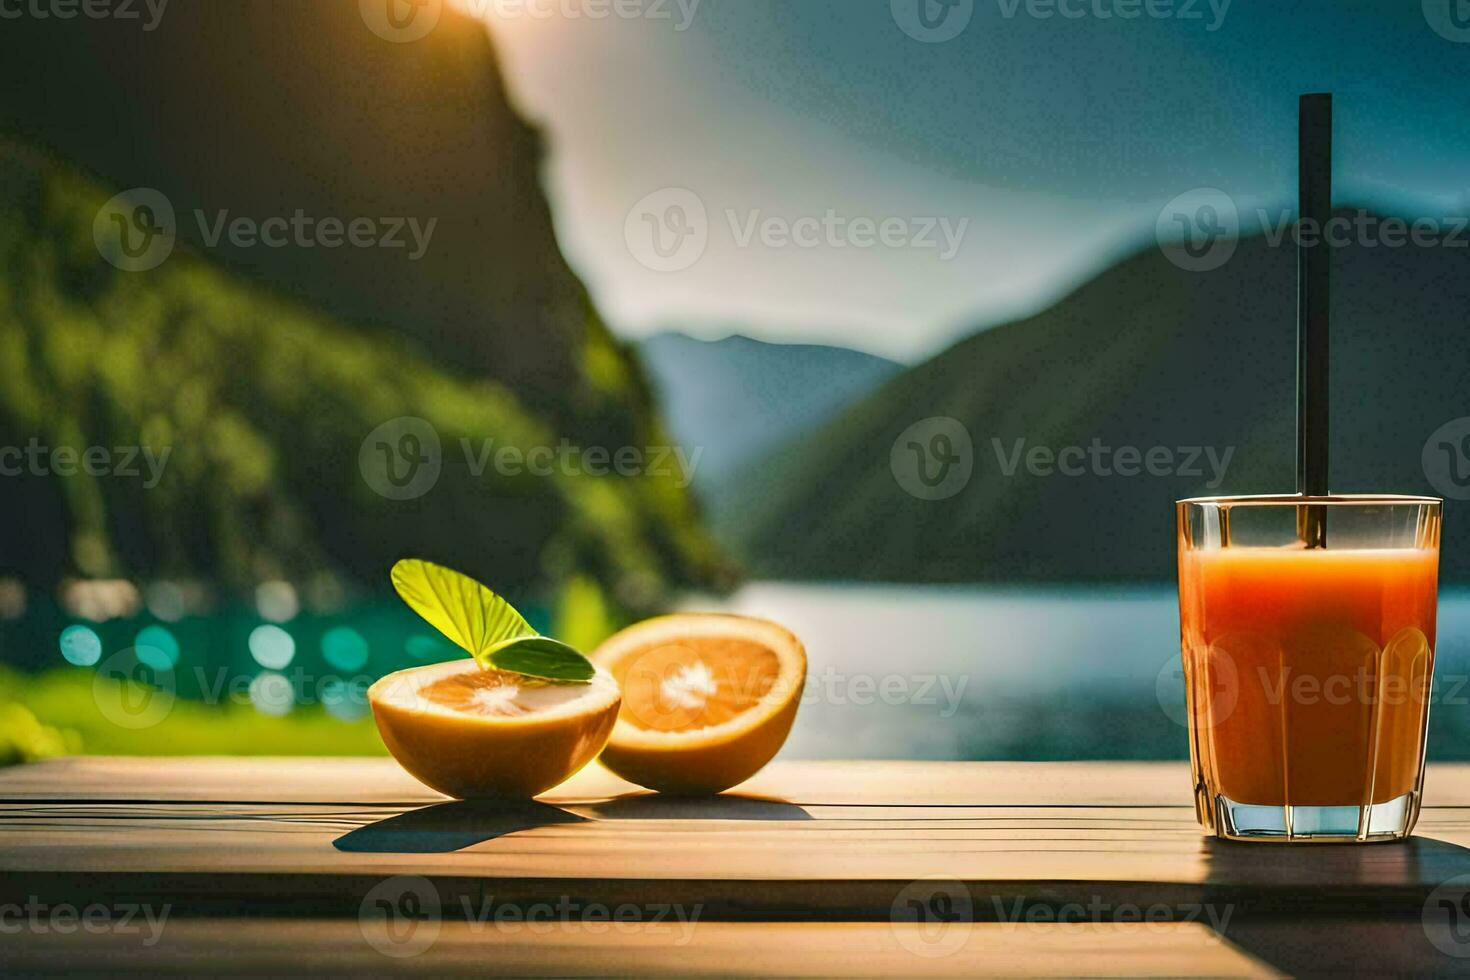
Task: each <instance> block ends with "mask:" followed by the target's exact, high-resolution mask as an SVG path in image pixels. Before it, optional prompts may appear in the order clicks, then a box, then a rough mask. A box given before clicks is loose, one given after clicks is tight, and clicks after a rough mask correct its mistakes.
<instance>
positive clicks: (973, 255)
mask: <svg viewBox="0 0 1470 980" xmlns="http://www.w3.org/2000/svg"><path fill="white" fill-rule="evenodd" d="M459 2H460V3H461V5H465V4H468V5H471V6H472V7H475V9H477V10H478V12H479V13H481V14H482V15H483V16H484V17H485V18H486V19H487V21H488V22H489V23H490V26H491V32H492V35H493V36H494V37H495V38H496V40H497V42H498V44H499V47H500V49H501V53H502V57H503V59H504V61H505V65H506V71H507V75H508V78H509V82H510V85H511V89H512V93H513V96H514V98H515V99H516V101H517V104H518V105H519V107H520V108H521V109H522V111H524V112H525V113H526V114H527V115H528V116H530V117H531V118H532V119H533V120H535V121H536V122H537V123H538V124H539V125H540V126H542V127H543V129H544V130H545V133H546V136H547V142H548V148H549V153H550V156H549V160H548V163H547V171H546V182H547V186H548V190H549V192H550V197H551V201H552V207H553V210H554V214H555V219H556V224H557V231H558V236H559V238H560V240H561V243H562V247H563V249H564V251H565V252H566V253H567V257H568V259H569V260H570V261H571V262H572V264H573V266H574V267H575V268H576V269H577V271H578V272H579V273H580V274H581V275H582V277H583V279H584V280H585V281H586V282H587V284H588V286H589V288H590V289H591V290H592V293H593V296H594V298H595V300H596V302H597V303H598V305H599V308H600V309H601V310H602V311H603V313H604V315H605V316H606V317H607V319H608V320H609V322H610V324H611V325H612V327H613V328H614V329H615V330H617V331H618V332H619V333H621V334H623V335H624V336H628V337H639V336H644V335H647V334H650V333H654V332H657V331H660V330H667V329H678V330H684V331H686V332H690V333H693V334H695V335H699V336H708V337H717V336H721V335H724V334H728V333H730V332H739V333H744V334H747V335H750V336H754V337H759V338H761V339H767V340H773V341H788V342H803V343H834V344H841V345H844V346H849V347H855V348H859V349H863V350H868V351H872V352H875V353H880V354H884V355H887V356H890V357H894V358H897V359H900V360H904V361H911V362H912V361H917V360H921V359H923V358H925V357H927V356H929V355H931V354H933V353H936V352H937V351H939V350H941V349H943V348H944V347H946V346H948V345H949V344H950V343H953V342H954V341H956V340H958V339H960V338H961V337H963V336H965V335H967V334H969V333H971V332H973V331H974V330H976V329H979V328H982V327H985V326H990V325H994V324H996V323H999V322H1004V321H1005V320H1007V319H1009V318H1012V317H1015V316H1018V315H1024V314H1026V313H1029V312H1033V311H1035V310H1037V309H1040V308H1042V307H1044V306H1046V305H1048V304H1049V303H1051V302H1054V301H1055V300H1056V299H1058V298H1060V296H1061V295H1063V294H1065V293H1066V292H1067V291H1068V290H1070V289H1071V288H1073V287H1075V286H1076V285H1078V284H1079V283H1080V282H1081V281H1083V280H1085V279H1086V278H1087V277H1089V276H1090V275H1092V274H1095V273H1096V272H1098V271H1099V270H1101V269H1103V268H1105V267H1106V266H1107V265H1109V264H1110V263H1112V262H1113V261H1116V260H1117V259H1118V258H1120V257H1121V256H1122V255H1123V254H1125V253H1127V252H1128V251H1131V250H1133V249H1136V248H1140V247H1152V246H1153V245H1154V243H1155V237H1154V235H1155V227H1156V222H1157V221H1158V219H1159V217H1160V214H1161V211H1163V210H1164V209H1165V208H1166V206H1167V205H1168V203H1169V202H1170V201H1171V200H1173V199H1175V198H1176V197H1177V196H1179V195H1181V194H1185V193H1187V192H1190V191H1194V190H1196V189H1198V188H1218V189H1220V190H1222V191H1224V192H1225V194H1227V195H1228V197H1229V199H1230V200H1231V201H1232V202H1234V204H1235V205H1236V206H1237V208H1238V209H1239V211H1240V213H1241V215H1242V220H1243V221H1246V220H1248V216H1249V215H1251V214H1254V213H1255V209H1257V208H1262V207H1265V208H1269V209H1273V213H1275V211H1274V209H1279V208H1281V207H1287V206H1290V204H1291V202H1292V201H1293V200H1294V196H1295V167H1296V158H1295V157H1296V101H1297V96H1298V94H1300V93H1302V92H1308V91H1331V92H1333V93H1334V95H1335V101H1336V107H1337V113H1336V127H1337V139H1336V153H1337V167H1336V181H1337V194H1336V199H1337V202H1338V203H1339V204H1340V205H1341V204H1346V203H1353V204H1358V203H1362V204H1367V205H1370V206H1374V207H1377V208H1380V209H1386V210H1392V211H1394V212H1395V213H1399V214H1404V215H1406V216H1411V217H1417V216H1421V215H1422V216H1430V217H1445V216H1448V215H1451V214H1462V213H1464V212H1465V209H1466V208H1467V207H1470V180H1467V178H1470V17H1467V18H1466V19H1464V20H1455V19H1452V18H1451V17H1450V16H1449V15H1450V8H1449V6H1448V5H1449V4H1450V3H1453V2H1456V0H1423V2H1422V3H1421V2H1420V0H1291V2H1281V0H459ZM921 5H922V7H923V10H922V12H923V13H924V14H926V15H927V16H926V17H925V18H921V17H920V13H921V10H920V7H921ZM946 5H953V7H952V9H951V8H950V7H949V6H946ZM617 10H620V11H622V13H621V15H619V14H618V13H615V12H614V11H617ZM602 11H607V12H608V16H605V17H597V16H595V15H596V14H597V13H599V12H602ZM1064 14H1065V15H1064ZM1128 14H1136V16H1131V17H1130V16H1127V15H1128ZM1462 23H1463V24H1465V25H1466V26H1465V27H1463V28H1462V27H1460V26H1459V25H1460V24H1462ZM926 24H927V25H929V26H926ZM655 236H657V237H656V238H655Z"/></svg>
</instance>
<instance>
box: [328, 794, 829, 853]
mask: <svg viewBox="0 0 1470 980" xmlns="http://www.w3.org/2000/svg"><path fill="white" fill-rule="evenodd" d="M810 819H811V814H809V813H807V812H806V811H805V810H803V809H802V808H801V807H799V806H797V805H796V804H794V803H787V802H785V801H784V800H775V799H769V798H765V797H758V796H739V795H733V794H722V795H720V796H707V797H677V796H662V795H660V794H657V793H643V794H638V795H634V796H623V797H618V798H617V799H613V800H607V801H603V802H598V803H586V804H580V803H579V804H568V805H567V806H565V807H561V806H553V805H552V804H550V803H541V802H538V801H536V800H455V801H453V802H449V803H436V804H434V805H433V806H426V807H423V808H421V809H418V810H409V811H408V812H406V813H400V814H398V815H396V816H392V817H387V818H385V819H383V820H379V821H377V822H375V823H370V824H368V825H367V826H364V827H359V828H357V829H356V830H353V831H351V832H349V833H346V834H343V835H342V836H341V837H338V838H337V839H336V840H335V841H333V842H332V844H333V846H334V847H336V848H337V850H339V851H354V852H373V853H380V854H442V853H448V852H450V851H461V850H464V849H465V848H467V847H472V846H474V845H475V844H482V843H484V842H485V841H489V840H494V839H495V838H497V837H504V836H505V835H506V834H514V833H517V832H518V831H523V830H535V829H536V828H538V827H551V826H555V825H557V824H577V823H591V822H594V821H598V820H810Z"/></svg>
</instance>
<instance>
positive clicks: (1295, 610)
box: [1179, 544, 1439, 824]
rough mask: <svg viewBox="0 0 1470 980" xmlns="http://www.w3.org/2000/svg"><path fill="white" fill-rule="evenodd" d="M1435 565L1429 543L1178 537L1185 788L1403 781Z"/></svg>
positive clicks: (1423, 690) (1261, 796)
mask: <svg viewBox="0 0 1470 980" xmlns="http://www.w3.org/2000/svg"><path fill="white" fill-rule="evenodd" d="M1438 571H1439V551H1438V548H1437V547H1432V548H1418V547H1406V548H1380V549H1346V550H1332V549H1330V548H1324V549H1308V548H1306V547H1305V546H1303V545H1300V544H1297V545H1285V546H1282V547H1220V548H1214V549H1200V550H1190V549H1187V548H1181V550H1180V554H1179V601H1180V625H1181V632H1182V640H1183V653H1184V672H1185V679H1186V690H1187V696H1188V698H1189V701H1190V704H1189V708H1190V717H1191V719H1192V722H1191V755H1192V758H1193V762H1194V767H1195V779H1196V786H1197V788H1198V789H1200V790H1201V791H1202V792H1203V793H1204V794H1205V795H1208V796H1209V797H1215V796H1217V795H1218V796H1224V797H1226V798H1228V799H1229V800H1230V801H1233V802H1234V803H1238V804H1245V805H1249V806H1270V807H1283V806H1288V805H1289V806H1299V807H1345V806H1353V807H1364V806H1368V805H1370V804H1379V803H1385V802H1388V801H1390V800H1395V799H1397V798H1399V797H1404V796H1406V794H1410V793H1415V792H1416V791H1417V789H1418V783H1419V778H1420V771H1421V766H1422V760H1423V754H1424V732H1425V725H1426V721H1427V718H1428V705H1429V690H1430V678H1431V676H1432V672H1433V666H1434V634H1435V609H1436V592H1437V579H1438ZM1200 802H1201V805H1202V806H1205V807H1212V806H1213V805H1214V800H1213V799H1210V800H1208V801H1205V800H1201V801H1200ZM1414 809H1416V810H1417V807H1415V808H1414ZM1201 816H1202V818H1205V820H1206V823H1207V824H1208V823H1210V819H1209V818H1208V817H1207V816H1206V813H1205V812H1203V811H1202V813H1201Z"/></svg>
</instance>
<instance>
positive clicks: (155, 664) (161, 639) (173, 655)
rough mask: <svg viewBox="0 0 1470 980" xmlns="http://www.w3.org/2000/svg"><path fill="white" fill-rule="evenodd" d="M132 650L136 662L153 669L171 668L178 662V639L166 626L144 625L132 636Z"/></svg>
mask: <svg viewBox="0 0 1470 980" xmlns="http://www.w3.org/2000/svg"><path fill="white" fill-rule="evenodd" d="M133 652H134V653H135V654H136V655H137V657H138V662H139V663H141V664H146V665H147V666H149V667H152V668H153V669H154V670H173V669H174V668H175V667H177V666H178V663H179V641H178V640H177V639H176V638H175V637H174V635H173V634H172V633H170V632H169V631H168V627H166V626H159V625H157V624H154V625H152V626H145V627H143V628H142V629H140V630H139V631H138V635H137V636H135V637H133Z"/></svg>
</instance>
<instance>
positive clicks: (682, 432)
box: [638, 333, 901, 510]
mask: <svg viewBox="0 0 1470 980" xmlns="http://www.w3.org/2000/svg"><path fill="white" fill-rule="evenodd" d="M638 350H639V353H640V355H641V356H642V358H643V363H644V365H645V367H646V368H647V370H648V372H649V374H650V375H651V376H652V378H653V383H654V389H655V391H656V393H657V396H658V401H659V404H660V405H661V406H662V408H663V414H664V417H665V418H666V419H667V420H668V425H669V428H670V429H671V430H672V432H673V436H674V438H675V439H677V440H678V441H679V443H680V444H681V445H682V446H684V447H686V449H688V450H689V451H691V452H692V451H693V450H694V449H698V450H699V451H700V453H701V455H700V461H699V466H698V467H697V469H696V470H695V473H696V477H695V487H696V488H697V489H698V490H699V492H700V495H701V496H702V497H703V498H704V499H705V500H706V501H708V502H709V503H710V504H711V506H713V507H714V508H715V509H716V510H718V509H719V504H720V503H721V502H722V496H721V490H722V488H724V487H725V486H727V483H728V481H729V480H730V478H731V477H733V476H734V475H735V474H737V473H739V472H740V471H741V469H742V468H744V467H745V466H747V465H749V464H750V463H751V462H752V461H754V460H758V459H760V458H761V457H763V456H765V455H766V454H768V453H769V452H771V451H772V450H774V449H775V448H776V447H778V446H780V445H781V444H782V443H783V442H786V441H789V440H790V439H792V438H795V437H796V436H798V435H800V434H803V433H807V432H811V431H813V430H814V429H816V428H817V427H818V426H820V425H822V424H823V423H824V422H826V421H827V420H829V419H830V418H831V417H832V416H833V415H835V414H836V413H837V412H839V411H841V410H842V409H843V408H845V407H846V406H847V405H849V404H851V403H852V402H854V401H856V400H857V399H859V398H861V397H862V396H863V395H865V394H867V393H868V392H870V391H872V390H873V389H874V388H877V387H878V386H879V385H880V384H882V383H883V382H884V381H887V380H888V379H889V378H891V377H893V376H894V375H896V374H898V373H899V371H900V370H901V368H900V367H899V365H898V364H896V363H894V362H893V361H889V360H885V359H884V358H881V357H875V356H874V355H872V354H864V353H861V352H859V351H855V350H848V349H846V348H842V347H827V346H822V345H816V344H768V343H764V342H762V341H759V340H752V339H751V338H749V337H742V336H740V335H738V334H735V335H731V336H729V337H726V338H725V339H723V340H717V341H705V340H696V339H695V338H693V337H689V336H686V335H684V334H679V333H663V334H658V335H656V336H653V337H650V338H648V339H647V340H645V341H643V342H642V343H640V344H639V345H638Z"/></svg>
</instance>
